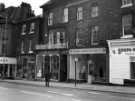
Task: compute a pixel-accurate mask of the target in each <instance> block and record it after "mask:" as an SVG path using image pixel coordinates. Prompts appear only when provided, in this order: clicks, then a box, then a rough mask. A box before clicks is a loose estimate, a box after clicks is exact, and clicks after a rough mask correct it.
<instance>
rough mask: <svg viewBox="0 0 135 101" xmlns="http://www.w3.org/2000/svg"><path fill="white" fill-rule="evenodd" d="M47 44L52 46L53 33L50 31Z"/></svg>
mask: <svg viewBox="0 0 135 101" xmlns="http://www.w3.org/2000/svg"><path fill="white" fill-rule="evenodd" d="M49 44H54V33H53V32H52V31H50V32H49Z"/></svg>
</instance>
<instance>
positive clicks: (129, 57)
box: [108, 38, 135, 85]
mask: <svg viewBox="0 0 135 101" xmlns="http://www.w3.org/2000/svg"><path fill="white" fill-rule="evenodd" d="M108 45H109V60H110V67H109V82H110V83H114V84H122V85H123V84H124V80H125V79H129V80H130V79H135V39H132V38H130V39H117V40H109V41H108Z"/></svg>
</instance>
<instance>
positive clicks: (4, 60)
mask: <svg viewBox="0 0 135 101" xmlns="http://www.w3.org/2000/svg"><path fill="white" fill-rule="evenodd" d="M0 64H17V60H16V58H10V57H0Z"/></svg>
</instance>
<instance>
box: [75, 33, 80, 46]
mask: <svg viewBox="0 0 135 101" xmlns="http://www.w3.org/2000/svg"><path fill="white" fill-rule="evenodd" d="M75 44H76V46H78V45H79V32H78V31H77V32H76V40H75Z"/></svg>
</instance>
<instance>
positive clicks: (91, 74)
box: [88, 61, 94, 83]
mask: <svg viewBox="0 0 135 101" xmlns="http://www.w3.org/2000/svg"><path fill="white" fill-rule="evenodd" d="M93 78H94V64H93V62H92V61H89V62H88V83H92V81H93Z"/></svg>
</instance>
